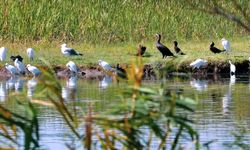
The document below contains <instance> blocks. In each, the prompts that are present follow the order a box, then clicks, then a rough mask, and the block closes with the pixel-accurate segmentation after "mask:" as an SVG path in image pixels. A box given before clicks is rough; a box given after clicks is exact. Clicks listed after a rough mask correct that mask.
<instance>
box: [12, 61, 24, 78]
mask: <svg viewBox="0 0 250 150" xmlns="http://www.w3.org/2000/svg"><path fill="white" fill-rule="evenodd" d="M14 65H15V67H16V68H17V70H18V71H19V73H21V74H25V70H26V68H25V65H24V64H23V63H22V62H21V61H19V60H18V59H16V60H15V61H14Z"/></svg>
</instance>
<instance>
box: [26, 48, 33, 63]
mask: <svg viewBox="0 0 250 150" xmlns="http://www.w3.org/2000/svg"><path fill="white" fill-rule="evenodd" d="M26 52H27V55H28V57H29V59H30V60H33V59H34V55H35V51H34V49H33V48H27V50H26Z"/></svg>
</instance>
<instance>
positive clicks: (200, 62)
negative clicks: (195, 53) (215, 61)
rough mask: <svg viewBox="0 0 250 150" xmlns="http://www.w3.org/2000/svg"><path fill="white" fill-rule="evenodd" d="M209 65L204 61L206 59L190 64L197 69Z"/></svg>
mask: <svg viewBox="0 0 250 150" xmlns="http://www.w3.org/2000/svg"><path fill="white" fill-rule="evenodd" d="M205 65H207V60H204V59H200V58H199V59H196V60H195V61H193V62H192V63H190V66H191V67H192V68H193V69H195V68H197V69H199V68H200V67H202V66H205Z"/></svg>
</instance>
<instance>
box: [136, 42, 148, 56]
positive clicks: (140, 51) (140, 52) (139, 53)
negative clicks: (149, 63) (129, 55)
mask: <svg viewBox="0 0 250 150" xmlns="http://www.w3.org/2000/svg"><path fill="white" fill-rule="evenodd" d="M146 49H147V48H146V47H145V46H143V45H141V44H140V45H139V47H138V48H137V54H136V56H142V55H143V54H144V53H145V52H146Z"/></svg>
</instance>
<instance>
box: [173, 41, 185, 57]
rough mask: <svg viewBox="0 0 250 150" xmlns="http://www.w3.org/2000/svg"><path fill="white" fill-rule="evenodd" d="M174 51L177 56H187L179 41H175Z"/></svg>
mask: <svg viewBox="0 0 250 150" xmlns="http://www.w3.org/2000/svg"><path fill="white" fill-rule="evenodd" d="M174 51H175V52H176V54H180V55H185V53H183V52H182V51H181V49H180V48H179V47H178V42H177V41H174Z"/></svg>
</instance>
